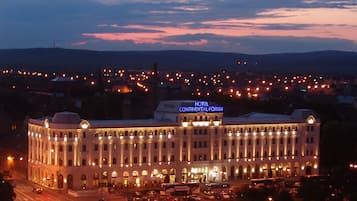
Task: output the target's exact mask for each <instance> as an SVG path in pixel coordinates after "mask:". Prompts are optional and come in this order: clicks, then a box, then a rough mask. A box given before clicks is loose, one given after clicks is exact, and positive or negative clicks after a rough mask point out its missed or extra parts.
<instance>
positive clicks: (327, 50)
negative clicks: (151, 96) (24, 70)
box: [0, 47, 357, 56]
mask: <svg viewBox="0 0 357 201" xmlns="http://www.w3.org/2000/svg"><path fill="white" fill-rule="evenodd" d="M31 49H61V50H73V51H92V52H202V53H204V52H206V53H217V54H243V55H251V56H260V55H274V54H277V55H278V54H309V53H317V52H344V53H357V50H356V51H349V50H333V49H326V50H315V51H313V50H312V51H301V52H273V53H261V54H254V53H251V54H250V53H242V52H215V51H209V50H190V49H163V50H95V49H76V48H64V47H29V48H0V51H7V50H31Z"/></svg>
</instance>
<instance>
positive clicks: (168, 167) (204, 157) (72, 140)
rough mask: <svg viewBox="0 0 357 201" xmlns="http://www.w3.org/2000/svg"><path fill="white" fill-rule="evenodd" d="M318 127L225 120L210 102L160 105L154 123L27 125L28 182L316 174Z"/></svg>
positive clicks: (251, 118) (297, 116) (71, 120)
mask: <svg viewBox="0 0 357 201" xmlns="http://www.w3.org/2000/svg"><path fill="white" fill-rule="evenodd" d="M319 134H320V122H319V120H318V119H317V117H316V115H315V114H314V113H313V112H312V111H311V110H307V109H297V110H295V111H294V112H293V113H292V114H291V115H278V114H265V113H250V114H246V115H243V116H239V117H224V116H223V107H221V106H217V105H215V104H212V103H210V102H207V101H194V100H182V101H162V102H160V104H159V106H158V108H157V109H156V111H155V114H154V118H153V119H143V120H85V119H81V118H80V116H79V115H78V114H76V113H71V112H60V113H56V114H55V115H54V116H53V117H44V118H40V119H30V120H29V123H28V143H29V146H28V147H29V150H28V178H29V180H30V181H33V182H35V183H39V184H41V185H45V186H48V187H50V188H54V189H74V190H76V189H82V188H86V189H94V188H98V187H99V186H107V185H112V184H115V185H117V186H129V187H132V186H135V185H136V186H138V185H141V186H142V185H153V184H158V183H163V182H165V183H167V182H222V181H233V180H240V179H250V178H261V177H294V176H302V175H310V174H318V167H319V164H318V162H319Z"/></svg>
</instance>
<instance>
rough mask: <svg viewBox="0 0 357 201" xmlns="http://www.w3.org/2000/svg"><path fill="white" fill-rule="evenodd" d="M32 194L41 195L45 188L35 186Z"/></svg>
mask: <svg viewBox="0 0 357 201" xmlns="http://www.w3.org/2000/svg"><path fill="white" fill-rule="evenodd" d="M32 192H34V193H37V194H41V193H42V192H43V188H41V187H39V186H35V187H33V188H32Z"/></svg>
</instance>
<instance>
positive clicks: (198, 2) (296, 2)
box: [0, 0, 357, 55]
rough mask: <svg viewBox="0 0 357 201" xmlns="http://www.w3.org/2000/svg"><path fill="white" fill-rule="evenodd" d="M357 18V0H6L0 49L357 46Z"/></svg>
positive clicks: (264, 50) (275, 50)
mask: <svg viewBox="0 0 357 201" xmlns="http://www.w3.org/2000/svg"><path fill="white" fill-rule="evenodd" d="M356 18H357V1H356V0H347V1H332V0H327V1H320V0H293V1H289V2H285V1H281V2H280V1H278V2H265V1H261V0H255V1H249V2H237V1H234V0H225V1H214V0H208V1H203V0H169V1H163V0H154V1H152V0H151V1H148V0H135V1H130V0H77V1H70V0H62V1H51V3H48V2H45V1H42V0H32V1H31V2H28V1H26V0H19V1H16V2H14V1H10V0H5V1H4V2H2V6H1V7H0V30H1V33H2V36H1V37H0V40H1V43H0V49H28V48H50V47H56V48H64V49H83V50H93V51H170V50H183V51H205V52H222V53H240V54H256V55H257V54H279V53H302V52H316V51H329V50H331V51H347V52H356V51H357V35H356V34H354V33H356V32H357V21H355V20H354V19H356Z"/></svg>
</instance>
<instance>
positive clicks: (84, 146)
mask: <svg viewBox="0 0 357 201" xmlns="http://www.w3.org/2000/svg"><path fill="white" fill-rule="evenodd" d="M86 151H87V145H85V144H83V145H82V152H86Z"/></svg>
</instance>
